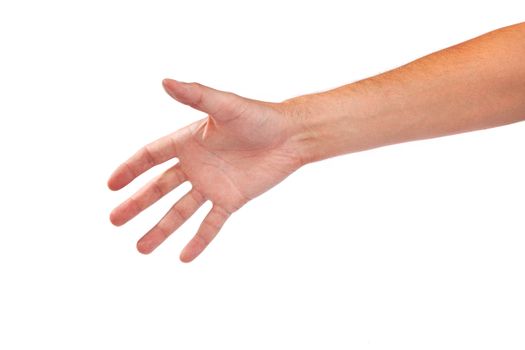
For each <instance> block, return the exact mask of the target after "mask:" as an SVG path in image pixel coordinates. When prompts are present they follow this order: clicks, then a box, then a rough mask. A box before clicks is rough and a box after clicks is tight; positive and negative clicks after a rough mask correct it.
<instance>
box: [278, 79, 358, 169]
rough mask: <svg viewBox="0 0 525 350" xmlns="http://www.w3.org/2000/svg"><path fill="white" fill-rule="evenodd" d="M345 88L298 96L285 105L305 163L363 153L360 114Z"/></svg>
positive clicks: (292, 134) (297, 146)
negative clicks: (359, 132) (360, 135)
mask: <svg viewBox="0 0 525 350" xmlns="http://www.w3.org/2000/svg"><path fill="white" fill-rule="evenodd" d="M349 90H350V88H348V87H343V88H339V89H335V90H331V91H326V92H322V93H317V94H310V95H303V96H298V97H294V98H292V99H289V100H286V101H284V102H282V103H281V105H282V106H283V109H284V112H285V115H286V117H287V118H288V119H289V120H290V124H291V127H290V139H291V141H292V143H293V144H294V145H295V146H294V147H296V148H297V152H298V153H299V157H300V158H301V160H302V162H303V164H308V163H312V162H316V161H319V160H322V159H326V158H330V157H334V156H337V155H340V154H344V153H350V152H354V151H357V150H359V148H362V147H363V145H360V144H359V142H358V140H359V138H360V137H359V135H358V134H357V132H358V125H359V124H360V121H359V119H360V117H359V115H360V112H359V111H358V108H357V106H358V103H357V101H356V100H355V96H353V94H352V93H351V92H350V91H349Z"/></svg>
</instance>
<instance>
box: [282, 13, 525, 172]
mask: <svg viewBox="0 0 525 350" xmlns="http://www.w3.org/2000/svg"><path fill="white" fill-rule="evenodd" d="M286 103H287V104H290V105H291V110H293V111H294V113H296V114H297V117H298V118H300V119H301V123H299V124H298V128H301V130H300V131H298V133H297V135H298V137H299V138H300V139H301V140H302V143H303V144H304V145H305V146H304V151H303V153H302V154H303V157H304V159H305V162H311V161H316V160H320V159H324V158H327V157H331V156H335V155H339V154H344V153H349V152H355V151H360V150H365V149H370V148H374V147H379V146H384V145H388V144H394V143H400V142H406V141H411V140H417V139H425V138H431V137H437V136H443V135H449V134H455V133H460V132H465V131H471V130H477V129H484V128H490V127H495V126H499V125H503V124H508V123H513V122H517V121H520V120H523V119H525V23H521V24H516V25H513V26H509V27H505V28H502V29H499V30H496V31H493V32H490V33H487V34H485V35H482V36H480V37H477V38H475V39H472V40H469V41H466V42H464V43H462V44H459V45H455V46H452V47H450V48H447V49H445V50H442V51H439V52H436V53H433V54H431V55H428V56H425V57H423V58H420V59H418V60H416V61H414V62H411V63H409V64H407V65H404V66H402V67H399V68H397V69H394V70H391V71H389V72H386V73H383V74H380V75H377V76H375V77H372V78H368V79H365V80H362V81H358V82H356V83H352V84H349V85H345V86H342V87H340V88H337V89H334V90H331V91H327V92H324V93H320V94H313V95H306V96H301V97H297V98H294V99H291V100H289V101H287V102H286Z"/></svg>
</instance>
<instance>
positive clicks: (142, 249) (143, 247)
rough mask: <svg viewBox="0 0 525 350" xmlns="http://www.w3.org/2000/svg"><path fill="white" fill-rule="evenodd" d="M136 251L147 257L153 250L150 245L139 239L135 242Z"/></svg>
mask: <svg viewBox="0 0 525 350" xmlns="http://www.w3.org/2000/svg"><path fill="white" fill-rule="evenodd" d="M137 250H138V252H139V253H141V254H144V255H148V254H149V253H151V252H152V251H153V249H151V246H150V244H149V243H147V242H146V241H144V240H142V239H140V240H139V241H138V242H137Z"/></svg>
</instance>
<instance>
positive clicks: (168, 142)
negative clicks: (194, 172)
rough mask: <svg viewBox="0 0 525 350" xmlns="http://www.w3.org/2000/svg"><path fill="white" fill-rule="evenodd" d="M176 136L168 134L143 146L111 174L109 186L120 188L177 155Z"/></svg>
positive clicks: (114, 188)
mask: <svg viewBox="0 0 525 350" xmlns="http://www.w3.org/2000/svg"><path fill="white" fill-rule="evenodd" d="M176 148H177V147H176V142H175V136H174V135H173V134H170V135H166V136H164V137H161V138H160V139H158V140H156V141H153V142H152V143H150V144H147V145H146V146H144V147H142V148H141V149H140V150H138V151H137V152H136V153H135V154H134V155H133V156H131V158H129V159H128V160H126V161H125V162H124V163H122V164H121V165H119V167H118V168H117V169H116V170H115V171H114V172H113V174H111V176H110V178H109V180H108V187H109V188H110V189H111V190H113V191H116V190H120V189H121V188H122V187H124V186H126V185H127V184H129V183H130V182H131V181H133V180H134V179H135V178H136V177H138V176H139V175H140V174H142V173H144V172H145V171H147V170H149V169H151V168H152V167H154V166H155V165H159V164H161V163H164V162H165V161H167V160H169V159H171V158H174V157H176V156H177V149H176Z"/></svg>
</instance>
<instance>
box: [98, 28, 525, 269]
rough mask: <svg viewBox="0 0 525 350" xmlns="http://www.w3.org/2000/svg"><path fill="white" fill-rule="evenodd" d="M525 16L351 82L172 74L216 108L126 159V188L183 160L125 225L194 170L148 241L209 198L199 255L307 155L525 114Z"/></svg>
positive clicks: (196, 244)
mask: <svg viewBox="0 0 525 350" xmlns="http://www.w3.org/2000/svg"><path fill="white" fill-rule="evenodd" d="M524 57H525V23H520V24H516V25H513V26H509V27H505V28H501V29H499V30H496V31H493V32H490V33H487V34H485V35H482V36H480V37H477V38H474V39H472V40H469V41H466V42H464V43H461V44H458V45H455V46H453V47H450V48H447V49H445V50H442V51H439V52H436V53H433V54H431V55H428V56H425V57H422V58H420V59H418V60H416V61H414V62H411V63H409V64H407V65H404V66H402V67H399V68H397V69H394V70H391V71H389V72H386V73H383V74H380V75H377V76H374V77H371V78H368V79H364V80H361V81H358V82H355V83H352V84H348V85H345V86H342V87H340V88H337V89H334V90H330V91H326V92H322V93H318V94H311V95H305V96H299V97H296V98H292V99H290V100H287V101H284V102H281V103H271V102H263V101H257V100H252V99H247V98H244V97H241V96H238V95H235V94H232V93H229V92H223V91H219V90H215V89H212V88H209V87H206V86H203V85H200V84H197V83H183V82H178V81H175V80H171V79H165V80H164V81H163V86H164V89H165V90H166V92H167V93H168V94H169V95H170V96H171V97H173V98H174V99H175V100H177V101H179V102H181V103H183V104H186V105H188V106H190V107H192V108H195V109H198V110H200V111H202V112H204V113H206V114H207V116H206V117H205V118H203V119H201V120H199V121H197V122H195V123H193V124H190V125H188V126H187V127H185V128H183V129H180V130H178V131H175V132H174V133H171V134H169V135H167V136H164V137H162V138H161V139H159V140H157V141H154V142H152V143H150V144H148V145H146V146H144V147H143V148H142V149H140V150H139V151H138V152H136V153H135V154H134V155H133V156H132V157H131V158H130V159H128V160H127V161H126V162H124V163H123V164H122V165H120V166H119V167H118V168H117V169H116V170H115V171H114V173H113V174H112V175H111V177H110V179H109V181H108V186H109V188H110V189H112V190H120V189H121V188H123V187H125V186H126V185H127V184H129V183H130V182H131V181H133V179H135V178H136V177H138V176H139V175H140V174H142V173H143V172H145V171H146V170H148V169H150V168H152V167H154V166H155V165H158V164H161V163H163V162H165V161H167V160H169V159H172V158H177V159H178V163H177V164H176V165H175V166H173V167H172V168H170V169H168V170H167V171H165V172H164V173H162V174H160V175H158V176H157V177H155V178H154V179H153V180H151V181H150V182H149V183H148V184H147V185H146V186H144V187H143V188H142V189H141V190H139V191H138V192H137V193H135V194H133V195H132V196H131V197H130V198H129V199H128V200H126V201H125V202H124V203H122V204H121V205H119V206H118V207H116V208H115V209H114V210H113V211H112V213H111V215H110V220H111V222H112V223H113V224H115V225H117V226H120V225H123V224H125V223H126V222H128V221H129V220H131V219H132V218H133V217H135V216H136V215H137V214H139V213H140V212H142V211H143V210H144V209H146V208H147V207H149V206H150V205H152V204H153V203H155V202H156V201H157V200H159V199H160V198H161V197H163V196H164V195H165V194H167V193H168V192H170V191H171V190H173V189H174V188H176V187H177V186H179V185H180V184H181V183H183V182H185V181H189V182H190V183H191V184H192V188H191V190H190V191H189V192H188V193H187V194H185V195H184V196H183V197H182V198H181V199H180V200H179V201H177V203H175V204H174V205H173V207H172V208H171V209H170V210H169V211H168V213H167V214H166V215H165V216H164V217H163V218H162V219H161V220H160V221H159V222H158V223H157V224H156V225H155V226H154V227H153V228H151V229H150V230H149V231H148V232H147V233H146V234H145V235H144V236H143V237H142V238H141V239H140V240H139V241H138V243H137V249H138V250H139V251H140V252H141V253H145V254H148V253H151V252H152V251H153V250H154V249H155V248H156V247H158V246H159V245H160V244H161V243H162V242H163V241H164V240H165V239H166V238H167V237H168V236H169V235H171V234H172V233H173V232H174V231H175V230H177V229H178V228H179V227H180V226H181V225H182V224H183V223H184V222H185V221H186V220H187V219H188V218H189V217H190V216H191V215H193V213H195V211H197V209H198V208H199V207H200V206H201V205H202V204H203V203H204V202H205V201H207V200H210V201H211V202H212V203H213V206H212V209H211V210H210V212H209V213H208V214H207V216H206V217H205V219H204V220H203V222H202V224H201V225H200V227H199V229H198V231H197V233H196V235H195V236H194V237H193V238H192V239H191V241H190V242H189V243H188V244H187V245H186V247H185V248H184V249H183V250H182V252H181V255H180V259H181V260H182V261H184V262H189V261H192V260H193V259H195V258H196V257H197V256H198V255H199V254H200V253H201V252H202V251H203V250H204V249H205V248H206V247H207V246H208V244H209V243H210V242H211V241H212V240H213V238H214V237H215V236H216V235H217V233H218V232H219V230H220V229H221V227H222V226H223V224H224V223H225V222H226V220H227V219H228V218H229V217H230V216H231V215H232V214H233V213H234V212H235V211H237V210H238V209H239V208H241V207H242V206H243V205H244V204H245V203H246V202H248V201H249V200H251V199H253V198H255V197H257V196H258V195H260V194H262V193H264V192H266V191H267V190H269V189H270V188H272V187H273V186H275V185H276V184H278V183H279V182H281V181H282V180H284V179H285V178H286V177H287V176H288V175H290V174H291V173H293V172H294V171H295V170H297V169H299V168H300V167H302V166H303V165H305V164H308V163H311V162H314V161H319V160H322V159H326V158H329V157H333V156H337V155H341V154H346V153H352V152H357V151H363V150H367V149H371V148H375V147H380V146H385V145H389V144H395V143H400V142H407V141H412V140H418V139H425V138H431V137H438V136H445V135H450V134H455V133H460V132H466V131H472V130H478V129H484V128H490V127H495V126H499V125H504V124H509V123H513V122H518V121H521V120H524V119H525V59H524Z"/></svg>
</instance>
